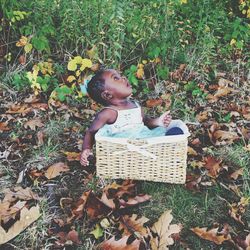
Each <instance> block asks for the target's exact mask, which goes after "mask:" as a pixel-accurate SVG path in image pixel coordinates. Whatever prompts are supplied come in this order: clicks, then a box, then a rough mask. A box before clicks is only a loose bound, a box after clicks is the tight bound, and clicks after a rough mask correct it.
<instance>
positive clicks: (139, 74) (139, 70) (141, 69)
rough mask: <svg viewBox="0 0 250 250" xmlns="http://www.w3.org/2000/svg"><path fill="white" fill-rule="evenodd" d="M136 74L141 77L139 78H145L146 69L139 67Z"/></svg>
mask: <svg viewBox="0 0 250 250" xmlns="http://www.w3.org/2000/svg"><path fill="white" fill-rule="evenodd" d="M136 76H137V78H139V79H142V78H143V76H144V70H143V68H139V69H138V70H137V71H136Z"/></svg>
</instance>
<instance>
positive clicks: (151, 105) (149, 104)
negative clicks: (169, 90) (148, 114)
mask: <svg viewBox="0 0 250 250" xmlns="http://www.w3.org/2000/svg"><path fill="white" fill-rule="evenodd" d="M162 102H163V100H162V99H149V100H147V101H146V106H147V107H148V108H154V107H156V106H159V105H161V104H162Z"/></svg>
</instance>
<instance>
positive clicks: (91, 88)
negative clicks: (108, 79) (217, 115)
mask: <svg viewBox="0 0 250 250" xmlns="http://www.w3.org/2000/svg"><path fill="white" fill-rule="evenodd" d="M104 72H105V70H104V69H101V70H99V71H98V72H97V73H96V74H95V75H94V76H93V77H92V79H91V80H90V81H89V83H88V87H87V92H88V94H89V96H90V97H91V98H92V99H93V100H94V101H96V102H97V103H100V104H102V105H104V106H105V105H107V103H106V101H105V100H103V98H102V96H101V94H102V92H103V91H104V90H105V79H104V78H103V73H104Z"/></svg>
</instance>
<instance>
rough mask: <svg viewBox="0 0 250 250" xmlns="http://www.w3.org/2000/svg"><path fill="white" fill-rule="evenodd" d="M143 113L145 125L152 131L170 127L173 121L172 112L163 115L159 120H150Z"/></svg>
mask: <svg viewBox="0 0 250 250" xmlns="http://www.w3.org/2000/svg"><path fill="white" fill-rule="evenodd" d="M141 113H142V118H143V122H144V124H145V125H146V126H147V127H148V128H150V129H152V128H156V127H168V125H169V124H170V122H171V121H172V116H171V115H170V111H167V112H165V113H163V114H162V115H161V116H160V117H157V118H150V117H147V116H145V115H144V112H143V110H142V112H141Z"/></svg>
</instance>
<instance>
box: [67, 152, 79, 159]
mask: <svg viewBox="0 0 250 250" xmlns="http://www.w3.org/2000/svg"><path fill="white" fill-rule="evenodd" d="M63 153H64V154H65V155H66V156H67V160H68V161H80V154H81V153H80V152H63Z"/></svg>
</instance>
